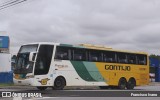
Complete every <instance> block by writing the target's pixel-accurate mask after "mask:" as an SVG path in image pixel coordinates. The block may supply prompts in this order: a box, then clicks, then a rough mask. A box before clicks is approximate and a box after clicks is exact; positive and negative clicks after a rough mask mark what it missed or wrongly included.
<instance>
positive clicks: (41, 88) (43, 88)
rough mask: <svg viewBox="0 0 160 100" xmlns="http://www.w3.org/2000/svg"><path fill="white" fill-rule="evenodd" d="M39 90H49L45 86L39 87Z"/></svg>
mask: <svg viewBox="0 0 160 100" xmlns="http://www.w3.org/2000/svg"><path fill="white" fill-rule="evenodd" d="M37 89H39V90H46V89H47V87H44V86H38V87H37Z"/></svg>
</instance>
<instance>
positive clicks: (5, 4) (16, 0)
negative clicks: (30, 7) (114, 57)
mask: <svg viewBox="0 0 160 100" xmlns="http://www.w3.org/2000/svg"><path fill="white" fill-rule="evenodd" d="M18 1H20V0H14V1H13V0H11V1H10V2H9V1H8V3H7V2H4V4H3V5H1V6H0V7H4V6H7V5H10V4H12V3H16V2H18Z"/></svg>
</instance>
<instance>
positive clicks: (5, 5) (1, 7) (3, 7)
mask: <svg viewBox="0 0 160 100" xmlns="http://www.w3.org/2000/svg"><path fill="white" fill-rule="evenodd" d="M25 1H27V0H21V1H20V0H15V1H12V2H9V3H7V4H4V5H2V6H0V10H2V9H5V8H8V7H11V6H14V5H17V4H20V3H23V2H25Z"/></svg>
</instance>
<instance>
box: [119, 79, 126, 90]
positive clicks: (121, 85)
mask: <svg viewBox="0 0 160 100" xmlns="http://www.w3.org/2000/svg"><path fill="white" fill-rule="evenodd" d="M126 85H127V80H126V78H124V77H121V78H120V79H119V82H118V88H119V89H121V90H124V89H125V88H126Z"/></svg>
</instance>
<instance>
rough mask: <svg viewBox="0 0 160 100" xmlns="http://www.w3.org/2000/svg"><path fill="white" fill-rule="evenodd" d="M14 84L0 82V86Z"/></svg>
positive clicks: (11, 84)
mask: <svg viewBox="0 0 160 100" xmlns="http://www.w3.org/2000/svg"><path fill="white" fill-rule="evenodd" d="M13 85H14V84H13V83H0V87H3V86H13Z"/></svg>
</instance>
